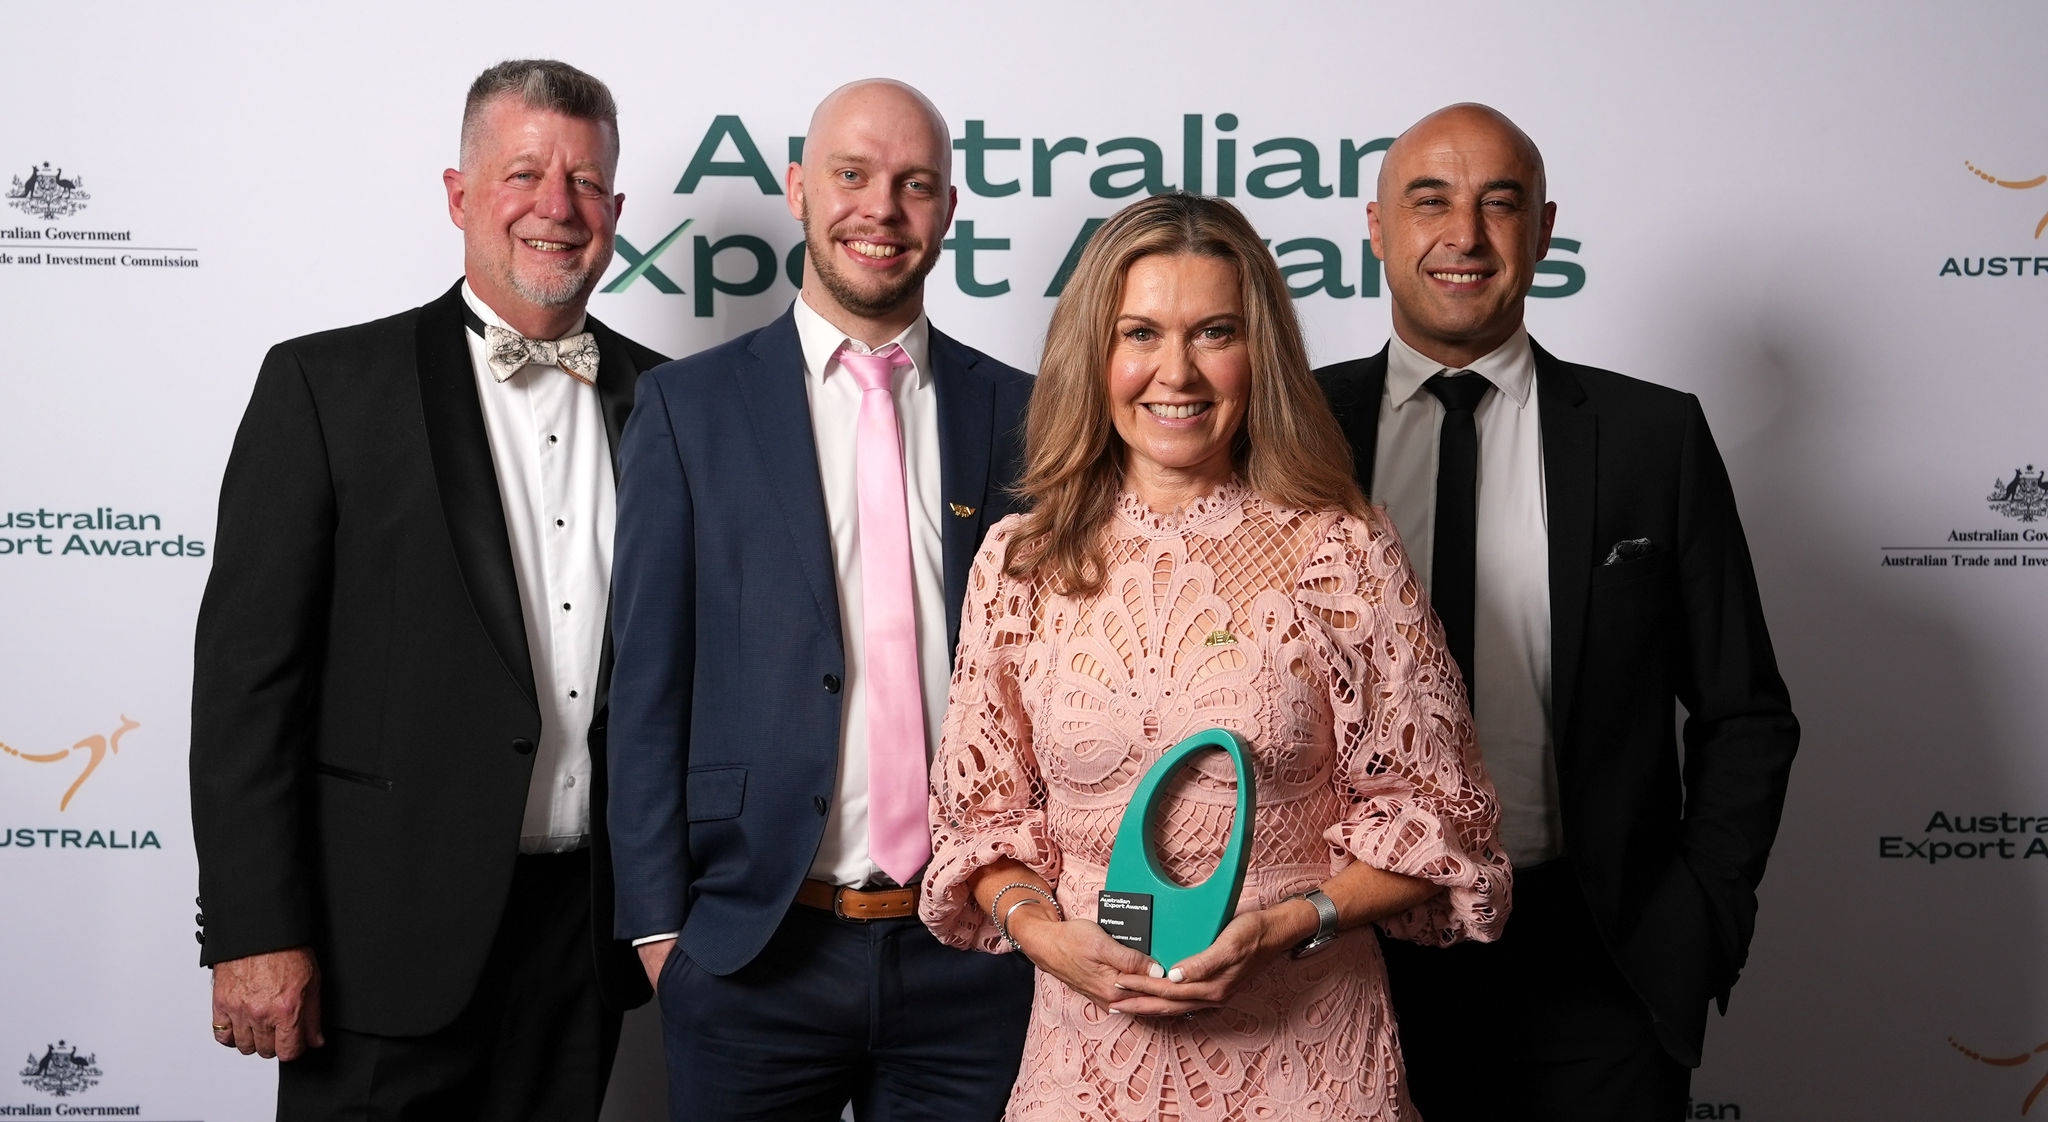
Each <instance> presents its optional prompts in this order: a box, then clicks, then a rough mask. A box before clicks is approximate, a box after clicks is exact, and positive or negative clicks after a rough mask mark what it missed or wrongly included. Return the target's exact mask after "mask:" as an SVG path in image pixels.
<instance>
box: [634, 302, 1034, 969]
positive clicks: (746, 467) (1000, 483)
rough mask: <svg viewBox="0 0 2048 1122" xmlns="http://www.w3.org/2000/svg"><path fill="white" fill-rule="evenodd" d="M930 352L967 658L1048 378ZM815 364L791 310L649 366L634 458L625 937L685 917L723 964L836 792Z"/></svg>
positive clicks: (955, 349)
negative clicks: (983, 570)
mask: <svg viewBox="0 0 2048 1122" xmlns="http://www.w3.org/2000/svg"><path fill="white" fill-rule="evenodd" d="M931 367H932V369H931V371H930V373H931V378H932V384H933V387H934V390H935V393H936V395H937V406H938V426H939V485H940V496H941V498H942V500H943V501H944V502H945V503H946V504H947V505H946V508H945V509H943V510H940V511H936V512H933V513H934V515H935V517H937V518H938V519H939V520H940V521H941V524H942V526H943V527H944V528H943V531H942V533H941V540H942V549H943V552H944V573H945V588H946V605H945V608H946V637H947V650H948V651H951V650H952V647H953V644H955V643H957V642H958V641H959V636H960V606H961V603H962V601H963V600H965V598H966V594H967V577H968V573H969V571H970V569H971V568H972V567H973V563H974V554H975V552H976V551H977V550H978V549H979V548H980V547H981V539H982V536H983V535H984V534H985V533H986V532H987V530H988V527H989V526H990V525H992V524H993V523H995V522H996V521H997V520H999V519H1001V518H1002V517H1004V516H1005V515H1007V514H1008V513H1009V512H1010V511H1011V509H1012V508H1013V506H1014V504H1015V501H1016V500H1015V496H1014V495H1013V494H1012V493H1011V491H1010V487H1011V485H1012V484H1013V483H1014V482H1015V481H1016V478H1017V473H1018V471H1019V469H1020V467H1021V465H1022V462H1023V449H1022V438H1023V432H1022V424H1023V420H1024V409H1025V406H1026V405H1027V404H1028V402H1029V400H1030V396H1031V386H1032V380H1031V377H1030V376H1029V375H1027V374H1025V373H1023V372H1022V371H1019V370H1015V369H1013V368H1011V367H1009V366H1006V365H1004V364H1003V363H1001V362H998V361H996V360H995V359H993V358H990V357H989V356H987V355H984V354H982V353H980V352H979V351H975V350H972V349H970V348H968V347H965V346H962V345H961V344H960V343H957V342H955V341H954V340H952V339H950V338H948V337H946V336H945V335H943V334H941V333H940V332H939V331H938V330H937V329H936V328H934V329H933V330H932V332H931ZM804 378H805V373H804V358H803V348H802V345H801V344H800V343H799V342H798V338H797V331H796V322H795V319H794V317H793V315H791V314H789V313H785V314H784V315H783V316H782V317H781V318H779V319H777V320H776V321H775V322H773V323H771V324H769V325H768V326H766V327H764V328H761V329H760V330H759V331H754V332H749V333H748V334H746V335H742V336H740V337H739V338H737V339H734V340H732V341H731V342H729V343H726V344H724V345H722V346H718V347H714V348H712V349H711V350H708V351H705V352H703V353H701V354H697V355H693V356H691V357H689V358H686V359H682V360H679V361H677V362H672V363H669V364H668V365H666V366H663V367H661V368H660V369H658V370H655V371H652V372H650V373H649V374H648V375H647V377H645V378H643V379H641V382H640V403H639V405H638V406H637V407H636V408H635V409H634V411H633V421H632V424H631V425H630V426H628V428H627V431H626V439H625V443H624V446H623V448H622V450H621V455H620V459H621V462H622V464H623V465H624V474H623V475H622V477H621V483H620V489H619V533H618V546H617V550H616V552H615V554H614V560H613V571H614V573H615V576H614V579H613V585H612V603H613V613H612V633H613V636H614V637H615V639H616V642H617V648H618V673H617V676H616V677H615V678H614V679H613V691H612V693H613V696H612V717H613V720H612V724H613V734H614V735H613V737H612V741H611V751H612V774H613V778H614V780H615V782H614V783H613V785H612V806H611V829H612V845H613V849H614V852H615V854H616V859H617V863H618V874H619V882H618V883H619V904H618V927H617V931H618V934H619V935H621V936H623V937H627V938H635V937H638V936H642V935H653V934H658V933H665V932H670V931H676V932H680V933H681V935H680V938H679V940H678V943H677V946H678V948H679V949H680V950H681V951H683V952H684V953H685V954H687V955H688V957H689V959H690V960H691V961H693V962H695V963H696V964H697V965H698V966H700V967H702V968H703V969H704V970H706V971H709V972H710V973H712V974H718V975H725V974H731V973H732V972H733V971H735V970H738V969H739V968H740V967H742V966H745V965H746V964H747V963H749V962H751V961H753V959H754V956H755V955H757V954H758V953H760V950H761V948H762V947H763V946H764V945H766V944H767V942H768V938H769V936H770V935H772V934H774V933H775V929H776V926H777V925H778V924H779V923H781V921H782V917H783V915H784V914H785V913H787V912H788V911H789V908H790V903H791V901H792V900H793V899H794V898H795V896H796V891H797V886H798V885H800V884H801V883H802V882H803V879H804V877H805V876H806V875H807V873H808V871H809V869H810V866H811V861H812V860H813V858H815V857H816V856H817V852H818V844H819V842H820V840H821V839H822V838H823V837H824V832H825V820H826V816H827V815H828V813H829V812H830V809H831V800H832V797H833V796H834V794H835V793H836V791H837V782H838V775H839V726H840V720H841V712H842V709H843V703H844V700H845V694H844V693H842V692H841V684H842V682H843V681H844V679H845V677H846V646H847V642H848V640H847V638H846V637H845V636H844V635H843V634H842V633H841V630H840V616H839V592H840V589H839V585H838V578H837V575H836V572H835V569H834V566H833V561H832V539H831V530H830V527H829V526H828V525H827V523H826V519H825V496H824V491H823V488H822V487H821V486H820V483H819V478H818V454H817V447H816V442H815V441H814V440H813V439H812V434H811V431H812V430H811V412H810V405H809V401H808V398H807V396H806V393H805V390H804ZM911 517H912V520H913V522H914V521H915V520H916V518H917V514H916V513H915V512H913V513H912V515H911ZM856 641H857V637H856Z"/></svg>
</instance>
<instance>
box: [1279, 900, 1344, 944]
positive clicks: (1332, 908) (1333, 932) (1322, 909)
mask: <svg viewBox="0 0 2048 1122" xmlns="http://www.w3.org/2000/svg"><path fill="white" fill-rule="evenodd" d="M1287 899H1289V900H1306V901H1308V902H1309V903H1310V904H1312V905H1314V907H1315V909H1316V933H1315V934H1314V935H1311V936H1309V938H1308V941H1306V942H1304V943H1302V944H1301V945H1300V946H1298V947H1296V948H1294V949H1293V950H1292V951H1289V952H1288V954H1290V955H1292V956H1293V957H1295V958H1307V957H1308V956H1310V955H1312V954H1314V953H1316V952H1317V951H1319V950H1322V949H1323V948H1324V947H1325V946H1328V945H1329V944H1330V943H1331V942H1332V941H1333V940H1335V939H1336V938H1337V905H1336V904H1334V903H1332V902H1331V900H1330V898H1329V897H1328V896H1325V895H1323V890H1322V889H1320V888H1311V889H1309V890H1308V891H1307V892H1297V893H1295V894H1294V895H1292V896H1289V897H1288V898H1287ZM1283 902H1284V901H1283Z"/></svg>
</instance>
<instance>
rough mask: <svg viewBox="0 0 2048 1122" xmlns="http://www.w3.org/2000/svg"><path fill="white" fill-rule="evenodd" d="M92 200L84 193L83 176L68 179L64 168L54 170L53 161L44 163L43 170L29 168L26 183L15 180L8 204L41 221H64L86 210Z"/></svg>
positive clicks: (18, 179)
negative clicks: (56, 219) (64, 218)
mask: <svg viewBox="0 0 2048 1122" xmlns="http://www.w3.org/2000/svg"><path fill="white" fill-rule="evenodd" d="M90 198H92V196H91V195H88V194H86V193H85V179H84V178H83V177H81V176H77V175H71V176H66V175H65V174H64V169H63V168H58V169H56V170H55V171H52V170H51V169H50V161H48V160H44V161H43V166H42V167H36V166H35V165H34V164H30V165H29V169H28V178H27V179H26V180H24V179H22V178H21V177H20V176H18V175H17V176H15V177H14V187H13V188H12V189H11V190H9V191H8V192H7V205H8V206H11V207H13V208H14V209H16V210H21V211H26V212H28V213H29V214H32V215H36V216H38V217H41V218H63V217H65V216H67V215H72V214H77V213H78V212H79V211H81V210H84V209H85V204H86V200H88V199H90Z"/></svg>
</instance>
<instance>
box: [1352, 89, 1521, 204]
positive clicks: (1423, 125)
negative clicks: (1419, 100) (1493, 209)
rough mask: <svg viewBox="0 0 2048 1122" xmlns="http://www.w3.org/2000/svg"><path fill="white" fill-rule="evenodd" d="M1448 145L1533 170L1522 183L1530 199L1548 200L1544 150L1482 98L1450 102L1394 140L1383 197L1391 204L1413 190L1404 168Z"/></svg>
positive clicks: (1383, 166) (1385, 163) (1384, 168)
mask: <svg viewBox="0 0 2048 1122" xmlns="http://www.w3.org/2000/svg"><path fill="white" fill-rule="evenodd" d="M1445 149H1450V150H1462V151H1481V152H1488V153H1491V154H1495V155H1499V156H1506V157H1507V159H1508V161H1509V162H1510V163H1512V164H1514V165H1519V166H1521V167H1523V168H1525V169H1527V176H1528V179H1529V182H1526V183H1523V184H1521V187H1522V188H1523V190H1524V191H1525V192H1526V193H1527V195H1528V197H1529V200H1530V201H1531V202H1532V203H1534V204H1536V205H1537V206H1541V205H1542V204H1543V203H1544V202H1545V200H1546V198H1547V195H1546V191H1547V190H1548V184H1546V183H1545V182H1544V176H1543V153H1542V152H1540V151H1538V150H1537V148H1536V142H1535V141H1533V140H1530V139H1529V134H1528V133H1525V132H1523V131H1522V130H1521V129H1520V128H1519V127H1518V126H1516V124H1515V123H1514V122H1513V121H1511V120H1508V116H1507V114H1505V113H1502V112H1501V111H1500V110H1498V109H1495V108H1494V107H1492V106H1491V105H1481V104H1479V103H1478V102H1476V101H1466V102H1460V103H1458V104H1456V105H1446V106H1444V107H1443V108H1442V109H1439V110H1437V111H1436V112H1434V113H1431V114H1430V115H1429V116H1427V117H1424V118H1423V119H1421V120H1420V121H1417V122H1415V123H1414V124H1412V125H1410V126H1408V131H1406V132H1404V133H1402V134H1401V135H1400V136H1398V137H1395V138H1394V144H1393V147H1391V148H1388V149H1387V154H1386V157H1385V158H1384V159H1382V160H1381V161H1380V177H1379V190H1378V193H1379V198H1380V201H1381V202H1387V201H1388V200H1389V199H1391V198H1392V197H1394V196H1397V195H1399V194H1400V193H1401V192H1403V191H1405V190H1407V189H1408V187H1409V185H1410V183H1409V180H1408V179H1406V178H1404V172H1405V171H1413V170H1414V169H1413V165H1414V164H1415V163H1416V162H1417V160H1416V156H1417V154H1418V153H1421V152H1430V151H1443V150H1445Z"/></svg>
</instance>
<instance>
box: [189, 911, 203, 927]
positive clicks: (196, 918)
mask: <svg viewBox="0 0 2048 1122" xmlns="http://www.w3.org/2000/svg"><path fill="white" fill-rule="evenodd" d="M192 922H193V923H196V924H198V925H199V926H201V927H205V926H206V913H205V912H200V913H199V914H198V915H196V916H193V917H192Z"/></svg>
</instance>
